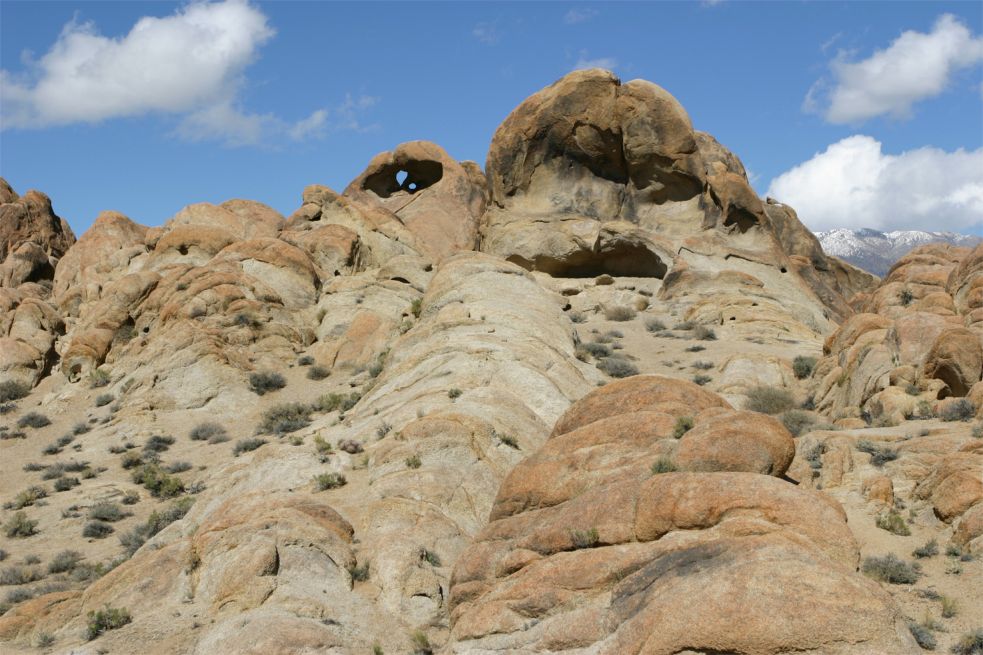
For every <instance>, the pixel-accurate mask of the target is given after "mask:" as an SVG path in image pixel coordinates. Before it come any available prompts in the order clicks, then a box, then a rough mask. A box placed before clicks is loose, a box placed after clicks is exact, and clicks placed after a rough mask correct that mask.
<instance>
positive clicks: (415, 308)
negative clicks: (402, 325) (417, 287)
mask: <svg viewBox="0 0 983 655" xmlns="http://www.w3.org/2000/svg"><path fill="white" fill-rule="evenodd" d="M422 309H423V300H422V299H421V298H417V299H416V300H414V301H413V302H412V303H410V313H411V314H413V318H420V312H421V310H422Z"/></svg>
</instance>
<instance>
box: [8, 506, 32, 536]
mask: <svg viewBox="0 0 983 655" xmlns="http://www.w3.org/2000/svg"><path fill="white" fill-rule="evenodd" d="M37 528H38V522H37V521H33V520H31V519H29V518H27V513H26V512H24V511H23V510H21V511H19V512H15V513H14V515H13V516H11V517H10V519H8V521H7V522H6V523H4V524H3V533H4V534H5V535H7V538H9V539H14V538H17V537H20V538H23V537H30V536H31V535H34V534H37V533H38V530H37Z"/></svg>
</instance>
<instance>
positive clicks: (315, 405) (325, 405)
mask: <svg viewBox="0 0 983 655" xmlns="http://www.w3.org/2000/svg"><path fill="white" fill-rule="evenodd" d="M344 401H345V397H344V396H342V395H341V394H340V393H326V394H324V395H322V396H320V397H319V398H318V399H317V400H315V401H314V402H312V403H311V410H312V411H315V412H333V411H335V410H336V409H341V405H342V403H343V402H344Z"/></svg>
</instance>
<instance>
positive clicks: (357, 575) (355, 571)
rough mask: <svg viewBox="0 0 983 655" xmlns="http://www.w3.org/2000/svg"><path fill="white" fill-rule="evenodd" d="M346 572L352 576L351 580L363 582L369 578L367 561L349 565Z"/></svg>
mask: <svg viewBox="0 0 983 655" xmlns="http://www.w3.org/2000/svg"><path fill="white" fill-rule="evenodd" d="M348 574H349V575H350V576H352V582H365V581H366V580H368V579H369V563H368V562H366V563H365V564H361V565H358V564H356V565H353V566H350V567H349V568H348Z"/></svg>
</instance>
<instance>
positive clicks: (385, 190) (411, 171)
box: [362, 160, 444, 198]
mask: <svg viewBox="0 0 983 655" xmlns="http://www.w3.org/2000/svg"><path fill="white" fill-rule="evenodd" d="M443 176H444V166H443V164H441V163H440V162H439V161H424V160H414V161H408V162H403V163H402V164H388V165H386V166H383V167H382V168H380V169H379V170H378V171H376V172H375V173H372V174H371V175H369V176H368V177H366V178H365V181H364V182H363V183H362V188H363V189H365V190H367V191H371V192H372V193H374V194H376V195H377V196H379V197H380V198H389V197H391V196H393V195H395V194H397V193H400V192H403V193H409V194H413V193H418V192H420V191H423V190H424V189H426V188H427V187H431V186H433V185H434V184H436V183H437V182H439V181H440V180H441V178H442V177H443Z"/></svg>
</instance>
